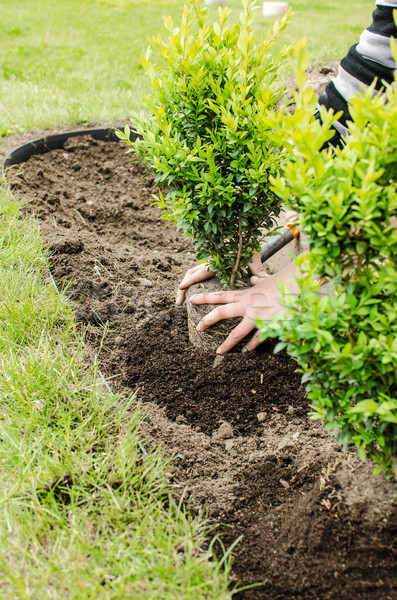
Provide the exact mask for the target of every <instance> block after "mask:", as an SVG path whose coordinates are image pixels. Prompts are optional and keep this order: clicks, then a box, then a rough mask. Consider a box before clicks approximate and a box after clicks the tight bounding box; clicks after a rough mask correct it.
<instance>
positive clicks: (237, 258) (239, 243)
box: [229, 219, 243, 290]
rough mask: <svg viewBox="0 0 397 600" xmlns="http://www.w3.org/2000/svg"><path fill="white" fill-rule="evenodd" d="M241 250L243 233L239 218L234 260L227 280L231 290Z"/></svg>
mask: <svg viewBox="0 0 397 600" xmlns="http://www.w3.org/2000/svg"><path fill="white" fill-rule="evenodd" d="M242 250H243V234H242V227H241V221H240V219H239V220H238V251H237V257H236V262H235V263H234V267H233V271H232V274H231V277H230V281H229V288H230V289H231V290H233V289H234V284H235V281H236V275H237V271H238V268H239V266H240V261H241V253H242Z"/></svg>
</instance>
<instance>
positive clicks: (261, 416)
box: [256, 412, 267, 423]
mask: <svg viewBox="0 0 397 600" xmlns="http://www.w3.org/2000/svg"><path fill="white" fill-rule="evenodd" d="M266 417H267V413H265V412H260V413H258V414H257V415H256V418H257V419H258V421H259V423H263V421H265V420H266Z"/></svg>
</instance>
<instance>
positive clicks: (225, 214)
mask: <svg viewBox="0 0 397 600" xmlns="http://www.w3.org/2000/svg"><path fill="white" fill-rule="evenodd" d="M229 13H230V11H229V10H228V9H227V8H219V9H218V16H219V19H218V20H217V21H216V22H211V21H210V19H209V12H208V9H205V8H203V7H202V6H201V5H200V3H199V2H197V1H195V0H193V2H192V3H191V4H190V5H189V6H186V5H185V7H184V11H183V17H182V22H181V24H180V26H179V27H175V26H174V23H173V21H172V19H171V17H167V18H165V19H164V29H163V30H162V33H160V34H159V35H158V36H157V37H155V38H154V39H152V40H151V41H150V46H149V49H148V52H147V54H146V57H145V58H143V60H142V63H143V66H144V68H145V69H146V70H147V72H148V73H149V76H150V79H151V89H152V92H151V95H150V96H149V97H148V98H146V103H147V106H148V108H149V111H150V115H149V117H147V116H146V115H144V114H140V115H134V120H135V123H136V129H137V132H138V133H139V134H140V136H141V139H138V140H137V142H136V143H135V144H134V150H135V151H136V152H137V153H138V154H139V155H140V156H141V157H142V158H143V159H144V161H145V162H146V163H147V165H148V166H149V168H150V169H151V170H152V171H153V172H154V174H155V180H156V182H157V183H158V184H159V185H160V186H162V187H164V188H166V189H167V190H168V192H167V193H166V194H165V195H163V194H162V193H160V194H159V196H158V197H157V204H158V205H159V206H160V207H161V208H162V209H164V215H163V217H164V218H165V219H167V220H170V221H172V222H174V223H176V225H177V228H178V229H179V230H182V231H183V232H184V233H185V234H186V235H187V236H191V237H192V238H193V240H194V244H195V248H196V251H197V257H198V259H199V260H203V261H206V262H208V263H209V265H210V266H211V268H212V269H213V270H214V271H216V273H217V274H218V276H219V277H220V279H221V280H222V281H223V282H224V283H225V284H228V285H229V286H230V287H233V286H234V285H235V284H236V282H238V280H239V278H240V277H241V276H242V275H243V274H244V273H246V272H247V269H246V267H247V263H248V261H249V259H250V257H251V255H252V253H253V251H255V250H258V249H259V240H260V238H261V235H262V237H263V232H262V234H261V231H260V228H264V231H266V230H269V229H270V228H271V227H272V226H274V218H275V217H276V216H278V215H279V212H280V199H279V198H278V197H277V195H276V194H275V193H274V192H273V191H271V190H270V188H269V176H270V175H271V174H275V173H276V172H277V170H278V169H279V165H280V162H281V161H282V160H283V156H284V152H283V151H282V149H283V145H282V144H280V143H275V142H272V141H271V140H270V138H269V124H268V123H267V120H266V115H267V113H268V112H269V111H273V110H275V109H276V106H277V105H278V104H281V105H283V104H284V103H285V102H287V100H285V99H284V97H283V91H284V90H283V86H282V85H281V83H280V79H281V73H282V71H283V69H284V68H285V59H286V56H287V48H284V49H283V50H282V51H280V53H278V54H276V55H273V54H272V53H271V48H272V46H273V44H274V41H275V38H276V37H277V35H278V34H279V33H280V31H282V30H283V29H284V28H285V26H286V23H287V18H284V19H283V21H282V22H281V23H280V24H275V26H274V29H273V32H272V33H268V35H267V37H266V38H265V39H263V40H261V41H257V40H256V38H255V33H254V29H253V21H254V2H252V0H244V1H243V11H242V13H241V14H240V17H239V19H238V21H237V22H236V23H234V24H229V23H228V21H229V18H230V17H229ZM152 57H153V59H152ZM119 136H120V137H121V139H124V140H125V141H128V137H129V130H128V127H127V128H126V130H125V132H124V133H122V132H119Z"/></svg>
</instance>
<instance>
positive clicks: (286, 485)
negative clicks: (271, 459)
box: [280, 479, 291, 490]
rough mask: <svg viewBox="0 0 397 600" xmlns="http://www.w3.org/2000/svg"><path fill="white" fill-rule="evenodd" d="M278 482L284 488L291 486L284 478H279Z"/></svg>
mask: <svg viewBox="0 0 397 600" xmlns="http://www.w3.org/2000/svg"><path fill="white" fill-rule="evenodd" d="M280 483H281V485H282V486H283V488H285V489H286V490H289V488H290V487H291V486H290V484H289V483H288V481H285V479H280Z"/></svg>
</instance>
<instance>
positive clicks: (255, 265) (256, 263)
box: [248, 254, 269, 278]
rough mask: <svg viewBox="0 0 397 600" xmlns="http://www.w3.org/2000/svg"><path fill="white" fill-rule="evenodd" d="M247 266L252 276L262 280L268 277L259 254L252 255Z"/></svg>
mask: <svg viewBox="0 0 397 600" xmlns="http://www.w3.org/2000/svg"><path fill="white" fill-rule="evenodd" d="M248 266H249V269H250V271H251V273H252V275H255V276H256V277H262V278H263V277H269V275H268V273H267V272H266V269H265V267H264V266H263V264H262V261H261V257H260V254H253V255H252V258H251V260H250V262H249V264H248Z"/></svg>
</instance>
